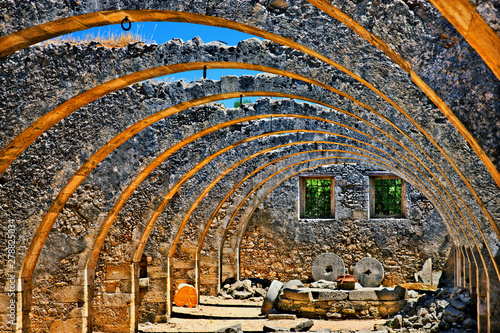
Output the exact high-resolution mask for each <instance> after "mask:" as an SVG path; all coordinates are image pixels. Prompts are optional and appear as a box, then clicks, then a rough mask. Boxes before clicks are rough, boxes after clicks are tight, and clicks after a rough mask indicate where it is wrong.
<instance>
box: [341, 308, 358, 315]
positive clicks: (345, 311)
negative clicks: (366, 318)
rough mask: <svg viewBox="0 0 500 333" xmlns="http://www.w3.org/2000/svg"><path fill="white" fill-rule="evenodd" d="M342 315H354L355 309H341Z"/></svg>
mask: <svg viewBox="0 0 500 333" xmlns="http://www.w3.org/2000/svg"><path fill="white" fill-rule="evenodd" d="M341 312H342V315H344V316H354V315H355V314H356V310H354V309H342V311H341Z"/></svg>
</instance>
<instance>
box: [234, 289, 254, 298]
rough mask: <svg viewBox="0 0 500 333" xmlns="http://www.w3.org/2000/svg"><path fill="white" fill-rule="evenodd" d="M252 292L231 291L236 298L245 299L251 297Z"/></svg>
mask: <svg viewBox="0 0 500 333" xmlns="http://www.w3.org/2000/svg"><path fill="white" fill-rule="evenodd" d="M252 295H253V294H252V293H251V292H250V291H246V290H244V291H237V290H236V291H234V292H233V297H234V298H236V299H247V298H250V297H252Z"/></svg>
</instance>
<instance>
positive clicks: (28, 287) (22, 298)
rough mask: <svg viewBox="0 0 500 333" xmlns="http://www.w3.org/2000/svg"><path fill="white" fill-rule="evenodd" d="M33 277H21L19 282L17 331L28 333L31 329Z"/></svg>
mask: <svg viewBox="0 0 500 333" xmlns="http://www.w3.org/2000/svg"><path fill="white" fill-rule="evenodd" d="M32 292H33V290H32V283H31V277H29V278H23V277H20V278H19V279H18V283H17V318H16V319H17V325H16V332H19V333H21V332H22V333H28V332H29V331H30V326H31V321H30V311H31V297H32Z"/></svg>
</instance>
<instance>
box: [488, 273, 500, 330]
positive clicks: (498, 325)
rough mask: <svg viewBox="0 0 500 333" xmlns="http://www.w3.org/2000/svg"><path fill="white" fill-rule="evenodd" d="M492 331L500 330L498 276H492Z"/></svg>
mask: <svg viewBox="0 0 500 333" xmlns="http://www.w3.org/2000/svg"><path fill="white" fill-rule="evenodd" d="M488 318H489V321H490V332H491V333H499V332H500V281H499V280H498V277H497V276H494V277H492V278H490V288H489V311H488Z"/></svg>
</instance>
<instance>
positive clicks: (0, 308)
mask: <svg viewBox="0 0 500 333" xmlns="http://www.w3.org/2000/svg"><path fill="white" fill-rule="evenodd" d="M14 296H17V294H16V295H14ZM12 300H13V301H14V302H12ZM16 303H17V298H16V297H9V294H7V293H0V313H9V312H10V310H9V307H10V306H11V305H12V304H15V305H14V306H15V307H17V304H16Z"/></svg>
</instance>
